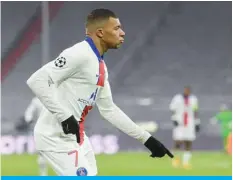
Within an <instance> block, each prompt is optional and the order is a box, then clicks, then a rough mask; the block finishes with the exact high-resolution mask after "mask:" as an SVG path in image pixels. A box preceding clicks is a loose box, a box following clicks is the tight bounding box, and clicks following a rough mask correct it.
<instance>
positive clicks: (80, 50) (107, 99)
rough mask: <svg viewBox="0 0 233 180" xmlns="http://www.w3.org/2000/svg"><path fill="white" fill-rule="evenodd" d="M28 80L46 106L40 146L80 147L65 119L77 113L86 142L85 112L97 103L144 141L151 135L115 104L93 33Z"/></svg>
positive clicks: (112, 119)
mask: <svg viewBox="0 0 233 180" xmlns="http://www.w3.org/2000/svg"><path fill="white" fill-rule="evenodd" d="M27 84H28V86H29V87H30V88H31V90H32V91H33V92H34V93H35V94H36V96H37V97H38V98H39V99H40V101H41V102H42V103H43V104H44V106H45V107H46V108H44V109H43V111H42V113H41V115H40V117H39V119H38V121H37V124H36V126H35V129H34V135H35V142H36V148H37V150H43V151H56V152H66V151H67V150H72V149H76V148H77V147H79V144H77V143H76V137H75V135H71V134H68V135H65V134H64V133H63V130H62V126H61V122H62V121H64V120H66V119H67V118H69V117H70V116H71V115H74V117H75V118H76V119H77V120H78V121H79V124H80V136H81V143H82V141H83V138H84V120H85V116H86V115H87V114H88V111H90V110H91V109H92V107H93V106H94V105H95V104H97V107H98V109H99V112H100V114H101V115H102V116H103V118H104V119H106V120H108V121H109V122H111V123H112V124H113V125H114V126H116V127H117V128H119V129H120V130H122V131H123V132H124V133H126V134H128V135H129V136H131V137H133V138H135V139H138V140H140V141H141V142H143V143H144V142H145V141H146V140H147V139H148V138H149V137H150V136H151V135H150V134H149V133H148V132H146V131H145V130H143V129H142V128H140V127H139V126H137V125H136V124H135V123H134V122H133V121H132V120H131V119H130V118H129V117H128V116H127V115H126V114H124V112H122V111H121V110H120V109H119V108H118V107H117V106H116V105H115V104H114V102H113V99H112V94H111V89H110V85H109V81H108V71H107V67H106V65H105V63H104V60H103V57H102V56H100V54H99V52H98V50H97V48H96V46H95V45H94V42H93V41H92V39H91V38H89V37H87V38H86V39H85V40H84V41H82V42H79V43H77V44H75V45H74V46H72V47H70V48H68V49H65V50H64V51H63V52H62V53H61V54H60V55H59V56H58V57H57V58H56V59H55V60H53V61H51V62H49V63H48V64H46V65H44V66H43V67H42V68H41V69H39V70H38V71H36V72H35V73H34V74H33V75H32V76H31V77H30V78H29V79H28V80H27ZM96 123H98V122H96ZM93 126H95V125H94V124H93Z"/></svg>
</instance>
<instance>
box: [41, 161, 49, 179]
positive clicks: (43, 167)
mask: <svg viewBox="0 0 233 180" xmlns="http://www.w3.org/2000/svg"><path fill="white" fill-rule="evenodd" d="M47 175H48V173H47V165H46V164H43V165H41V164H40V176H47Z"/></svg>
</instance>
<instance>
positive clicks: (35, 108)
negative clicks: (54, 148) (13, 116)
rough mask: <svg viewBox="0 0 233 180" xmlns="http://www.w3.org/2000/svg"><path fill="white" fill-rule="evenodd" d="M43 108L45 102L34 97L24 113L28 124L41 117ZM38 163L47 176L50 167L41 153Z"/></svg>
mask: <svg viewBox="0 0 233 180" xmlns="http://www.w3.org/2000/svg"><path fill="white" fill-rule="evenodd" d="M42 108H43V104H42V103H41V102H40V100H39V99H38V98H37V97H34V98H33V99H32V100H31V102H30V104H29V106H28V107H27V109H26V111H25V113H24V120H25V121H26V123H27V124H31V123H32V122H33V121H34V120H36V119H37V117H39V115H40V113H41V111H42ZM37 163H38V165H39V170H40V172H39V173H40V176H47V175H48V167H47V162H46V160H45V159H44V158H43V157H42V156H41V155H40V154H39V155H38V158H37Z"/></svg>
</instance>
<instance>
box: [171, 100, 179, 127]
mask: <svg viewBox="0 0 233 180" xmlns="http://www.w3.org/2000/svg"><path fill="white" fill-rule="evenodd" d="M176 99H177V96H175V97H173V98H172V100H171V103H170V105H169V110H170V111H171V113H172V115H171V120H172V121H173V124H174V126H178V125H179V123H178V120H177V118H176V108H177V105H176V102H177V100H176Z"/></svg>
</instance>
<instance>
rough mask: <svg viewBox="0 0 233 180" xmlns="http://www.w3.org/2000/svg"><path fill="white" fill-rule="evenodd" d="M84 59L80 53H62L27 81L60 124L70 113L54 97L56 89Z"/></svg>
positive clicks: (74, 71) (77, 68)
mask: <svg viewBox="0 0 233 180" xmlns="http://www.w3.org/2000/svg"><path fill="white" fill-rule="evenodd" d="M84 59H85V56H83V55H82V53H81V52H76V53H75V54H74V53H72V52H71V51H63V52H62V53H61V54H60V55H59V56H58V57H57V58H56V59H55V60H53V61H51V62H49V63H47V64H46V65H44V66H43V67H42V68H40V69H39V70H37V71H36V72H35V73H34V74H32V75H31V77H30V78H29V79H28V80H27V84H28V86H29V88H30V89H31V90H32V91H33V93H34V94H35V95H36V96H37V97H38V99H39V100H40V101H41V102H42V104H43V105H44V106H45V107H46V108H47V109H48V110H49V111H50V112H51V113H52V114H54V115H55V117H56V118H57V119H58V120H59V121H60V122H62V121H64V120H66V119H67V118H68V117H70V116H71V115H72V113H71V112H70V110H69V109H67V108H66V107H65V106H63V105H62V104H61V103H60V102H59V97H57V96H56V91H57V87H58V86H59V84H61V83H62V82H63V81H65V80H66V79H68V78H69V77H71V76H72V75H73V74H75V73H76V72H77V71H78V70H79V68H80V66H82V62H83V61H84Z"/></svg>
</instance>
